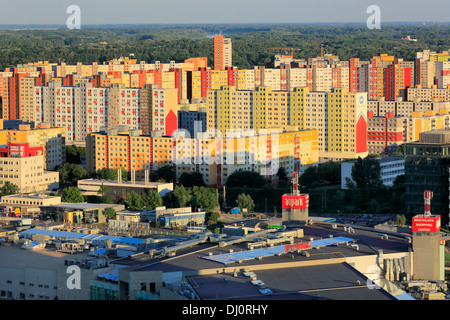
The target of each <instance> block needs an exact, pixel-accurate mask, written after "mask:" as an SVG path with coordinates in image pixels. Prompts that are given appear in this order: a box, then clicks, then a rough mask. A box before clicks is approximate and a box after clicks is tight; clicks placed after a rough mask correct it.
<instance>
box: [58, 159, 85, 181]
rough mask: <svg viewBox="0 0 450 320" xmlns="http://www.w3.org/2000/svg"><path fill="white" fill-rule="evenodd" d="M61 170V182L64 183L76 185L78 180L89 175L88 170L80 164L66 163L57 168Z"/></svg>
mask: <svg viewBox="0 0 450 320" xmlns="http://www.w3.org/2000/svg"><path fill="white" fill-rule="evenodd" d="M57 171H58V172H59V183H60V184H62V185H70V186H76V185H77V182H78V180H81V179H86V178H87V177H88V173H87V171H86V170H85V169H84V168H83V167H82V166H80V165H76V164H73V163H67V162H66V163H64V164H63V165H62V166H61V167H59V168H58V169H57Z"/></svg>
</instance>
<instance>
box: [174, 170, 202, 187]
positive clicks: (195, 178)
mask: <svg viewBox="0 0 450 320" xmlns="http://www.w3.org/2000/svg"><path fill="white" fill-rule="evenodd" d="M179 181H180V184H181V185H183V186H185V187H186V188H192V187H193V186H197V187H201V186H204V185H205V182H204V181H203V175H202V174H201V173H200V172H196V171H194V172H191V173H187V172H183V173H182V174H181V175H180V178H179Z"/></svg>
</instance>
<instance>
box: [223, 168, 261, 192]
mask: <svg viewBox="0 0 450 320" xmlns="http://www.w3.org/2000/svg"><path fill="white" fill-rule="evenodd" d="M266 183H267V180H266V179H265V178H264V177H263V176H262V175H260V174H259V173H258V172H255V171H244V170H238V171H235V172H233V173H232V174H230V175H229V176H228V179H227V182H226V186H227V188H239V187H244V186H247V187H249V188H262V187H263V186H264V185H265V184H266Z"/></svg>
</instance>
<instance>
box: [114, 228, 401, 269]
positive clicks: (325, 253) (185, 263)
mask: <svg viewBox="0 0 450 320" xmlns="http://www.w3.org/2000/svg"><path fill="white" fill-rule="evenodd" d="M330 235H333V237H334V238H336V237H347V238H352V239H354V240H355V244H357V245H358V247H359V250H355V249H354V248H353V247H351V246H347V245H346V244H339V245H329V246H323V247H320V248H319V249H309V250H308V252H309V253H310V256H309V257H306V256H303V255H301V254H298V253H295V254H282V255H276V254H274V255H268V256H265V257H263V258H262V259H249V260H243V261H241V262H231V263H220V262H217V261H213V260H211V259H209V258H210V257H211V256H216V255H221V254H223V255H225V254H229V253H230V250H233V252H234V253H237V252H244V251H248V249H247V244H246V243H244V242H243V243H237V244H233V245H229V246H225V247H219V246H218V244H216V243H209V242H207V243H202V244H198V245H196V246H193V247H191V248H188V249H183V250H180V251H177V252H176V255H175V256H174V257H164V258H151V257H150V256H149V255H141V256H139V257H128V258H124V259H119V260H117V261H116V262H115V263H117V264H124V265H128V266H133V265H134V266H136V267H138V268H139V270H142V271H151V270H153V271H157V270H158V271H163V272H176V271H189V270H202V269H216V268H218V267H234V266H236V268H239V269H242V268H245V267H246V266H258V265H264V264H270V263H276V264H277V263H285V262H293V261H295V262H302V261H303V262H308V261H312V260H322V259H330V258H346V257H356V256H364V255H376V254H378V250H382V251H383V253H385V254H388V253H397V252H408V250H409V248H410V244H409V243H408V241H407V240H406V239H405V238H402V237H395V236H389V238H388V239H381V237H380V236H379V235H378V233H377V232H373V231H366V230H356V232H355V233H348V232H345V231H344V230H343V228H338V229H332V228H331V227H330V226H326V225H319V224H314V225H312V226H307V227H305V228H304V237H303V238H300V239H297V240H296V243H304V242H305V241H309V240H310V238H313V239H314V240H320V239H329V238H330V237H329V236H330Z"/></svg>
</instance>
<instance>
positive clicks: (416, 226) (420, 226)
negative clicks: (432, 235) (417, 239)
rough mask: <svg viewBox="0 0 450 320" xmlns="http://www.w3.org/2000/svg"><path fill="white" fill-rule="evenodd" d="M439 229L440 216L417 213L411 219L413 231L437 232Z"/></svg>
mask: <svg viewBox="0 0 450 320" xmlns="http://www.w3.org/2000/svg"><path fill="white" fill-rule="evenodd" d="M440 229H441V216H424V215H418V216H415V217H413V219H412V231H413V232H438V231H439V230H440Z"/></svg>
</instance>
